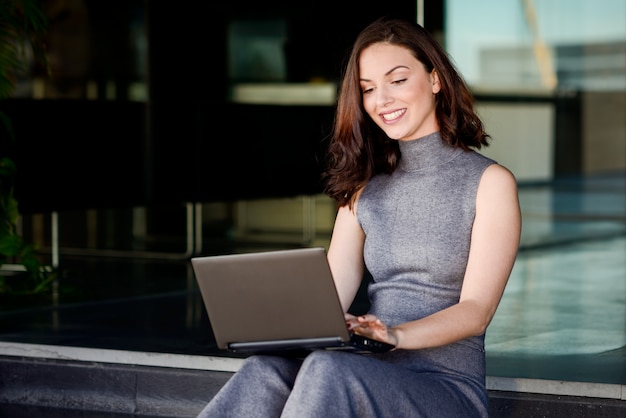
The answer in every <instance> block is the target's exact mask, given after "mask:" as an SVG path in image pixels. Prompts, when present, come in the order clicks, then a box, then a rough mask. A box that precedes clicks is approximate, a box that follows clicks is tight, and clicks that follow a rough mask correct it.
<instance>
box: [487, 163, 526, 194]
mask: <svg viewBox="0 0 626 418" xmlns="http://www.w3.org/2000/svg"><path fill="white" fill-rule="evenodd" d="M479 188H480V189H483V190H484V189H486V190H488V191H494V192H498V191H499V192H505V191H507V190H508V191H513V192H517V179H516V178H515V175H514V174H513V173H512V172H511V170H509V169H508V168H506V167H504V166H502V165H500V164H491V165H490V166H489V167H487V169H486V170H485V172H484V173H483V176H482V178H481V179H480V186H479Z"/></svg>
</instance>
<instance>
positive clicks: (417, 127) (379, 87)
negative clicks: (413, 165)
mask: <svg viewBox="0 0 626 418" xmlns="http://www.w3.org/2000/svg"><path fill="white" fill-rule="evenodd" d="M390 66H392V68H389V67H390ZM359 68H360V69H361V88H362V90H363V107H364V108H365V111H366V112H367V114H368V115H369V116H370V118H372V120H373V121H374V122H375V123H376V124H377V125H378V126H379V127H380V129H382V130H383V131H384V132H385V134H387V136H388V137H389V138H392V139H397V140H407V139H413V138H419V137H421V136H424V135H427V134H429V133H431V132H435V131H438V130H439V123H438V122H437V118H436V115H435V101H434V100H433V98H434V97H435V95H436V94H437V93H439V90H440V89H441V84H440V83H439V75H438V74H437V71H436V70H435V69H430V71H429V70H428V69H427V68H426V67H425V66H424V64H422V63H421V62H420V61H418V60H417V59H416V58H415V56H414V55H413V54H412V53H411V51H410V50H409V49H406V48H404V47H401V46H396V45H393V44H386V43H380V44H374V45H372V46H369V47H367V48H365V49H364V50H363V52H362V53H361V59H360V60H359ZM407 109H408V112H407ZM405 115H407V116H406V118H405Z"/></svg>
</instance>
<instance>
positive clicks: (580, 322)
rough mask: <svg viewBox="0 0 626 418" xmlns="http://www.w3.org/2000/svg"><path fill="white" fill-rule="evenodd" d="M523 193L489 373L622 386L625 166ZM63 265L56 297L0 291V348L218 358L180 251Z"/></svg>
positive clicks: (625, 377) (491, 337) (491, 339)
mask: <svg viewBox="0 0 626 418" xmlns="http://www.w3.org/2000/svg"><path fill="white" fill-rule="evenodd" d="M520 197H521V204H522V209H523V219H524V226H523V234H522V248H521V250H520V253H519V256H518V260H517V262H516V265H515V268H514V270H513V273H512V275H511V278H510V282H509V285H508V287H507V289H506V292H505V294H504V298H503V300H502V303H501V305H500V308H499V310H498V312H497V314H496V317H495V318H494V321H493V323H492V325H491V326H490V328H489V330H488V334H487V355H488V373H489V375H490V376H492V377H512V378H529V379H548V380H556V381H574V382H593V383H606V384H618V385H621V386H622V387H623V385H626V173H618V174H616V175H612V176H600V177H594V178H585V179H575V178H573V179H562V180H560V181H558V182H555V184H553V185H550V186H545V185H538V186H531V185H524V186H522V187H521V188H520ZM215 245H216V243H215V242H212V243H211V246H213V247H211V248H215ZM218 245H219V242H218ZM227 245H228V251H237V250H238V247H237V243H235V242H229V243H227ZM255 245H256V247H255V248H257V249H264V248H266V246H264V244H263V243H262V242H257V243H256V244H255ZM268 245H269V244H268ZM275 246H276V244H275V243H274V244H271V247H272V248H273V247H275ZM207 248H208V247H207ZM222 248H225V247H222ZM247 250H250V248H247ZM207 251H208V250H207ZM63 266H64V269H65V270H66V271H67V272H68V273H67V278H66V279H63V280H64V282H63V283H64V287H62V289H67V288H73V289H74V290H75V291H74V292H72V293H67V294H66V293H63V292H62V293H61V294H60V295H59V303H58V304H56V305H55V304H52V303H47V302H43V303H42V302H40V301H33V302H32V304H31V305H30V306H24V304H23V303H22V305H20V306H12V305H11V301H10V300H4V301H3V303H2V306H0V355H1V354H3V350H5V349H6V347H7V344H8V345H11V346H12V347H13V348H14V347H15V345H14V344H13V343H26V344H42V345H54V346H63V347H70V348H74V347H83V348H96V349H111V350H124V351H130V352H148V353H168V354H182V355H193V356H218V357H222V356H224V353H221V352H218V351H216V350H215V345H214V343H213V340H212V335H211V329H210V325H209V322H208V319H207V317H206V314H205V312H204V308H203V306H202V303H201V299H200V297H199V294H198V292H197V289H196V287H195V280H194V276H193V272H192V271H191V268H190V264H189V262H188V260H185V259H183V260H167V259H163V260H147V259H131V258H111V257H85V256H72V255H64V256H63Z"/></svg>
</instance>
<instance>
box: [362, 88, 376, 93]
mask: <svg viewBox="0 0 626 418" xmlns="http://www.w3.org/2000/svg"><path fill="white" fill-rule="evenodd" d="M372 91H374V89H373V88H371V87H368V88H363V89H361V93H363V94H369V93H371V92H372Z"/></svg>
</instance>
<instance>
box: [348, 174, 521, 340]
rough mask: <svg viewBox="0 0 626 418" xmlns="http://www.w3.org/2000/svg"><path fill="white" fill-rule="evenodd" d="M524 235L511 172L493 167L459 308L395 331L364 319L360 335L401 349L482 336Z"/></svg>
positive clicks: (483, 190)
mask: <svg viewBox="0 0 626 418" xmlns="http://www.w3.org/2000/svg"><path fill="white" fill-rule="evenodd" d="M520 234H521V213H520V208H519V200H518V194H517V183H516V181H515V178H514V177H513V174H511V172H510V171H508V170H507V169H506V168H504V167H502V166H500V165H495V164H494V165H491V166H489V167H488V168H487V170H485V173H484V174H483V176H482V178H481V181H480V185H479V187H478V193H477V197H476V217H475V219H474V225H473V229H472V237H471V240H472V242H471V247H470V252H469V259H468V264H467V269H466V271H465V276H464V279H463V287H462V288H461V296H460V299H459V303H457V304H455V305H453V306H451V307H449V308H447V309H444V310H442V311H439V312H436V313H434V314H432V315H430V316H427V317H425V318H422V319H419V320H416V321H412V322H407V323H404V324H400V325H398V326H396V327H393V328H387V327H386V326H385V325H384V324H382V323H381V322H380V321H378V320H377V319H376V318H375V317H373V316H371V315H365V316H363V317H359V318H358V325H357V328H358V329H357V332H360V333H365V334H366V335H370V336H373V337H375V338H379V339H383V340H384V341H388V342H390V343H392V344H395V345H396V346H397V348H402V349H421V348H430V347H437V346H442V345H446V344H449V343H452V342H455V341H458V340H461V339H464V338H468V337H471V336H475V335H481V334H482V333H484V332H485V330H486V329H487V326H488V325H489V323H490V322H491V319H492V318H493V316H494V314H495V312H496V308H497V307H498V304H499V303H500V299H501V298H502V294H503V292H504V288H505V286H506V283H507V281H508V278H509V275H510V273H511V270H512V268H513V264H514V262H515V257H516V256H517V250H518V247H519V239H520ZM363 325H365V327H364V328H361V326H363Z"/></svg>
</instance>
